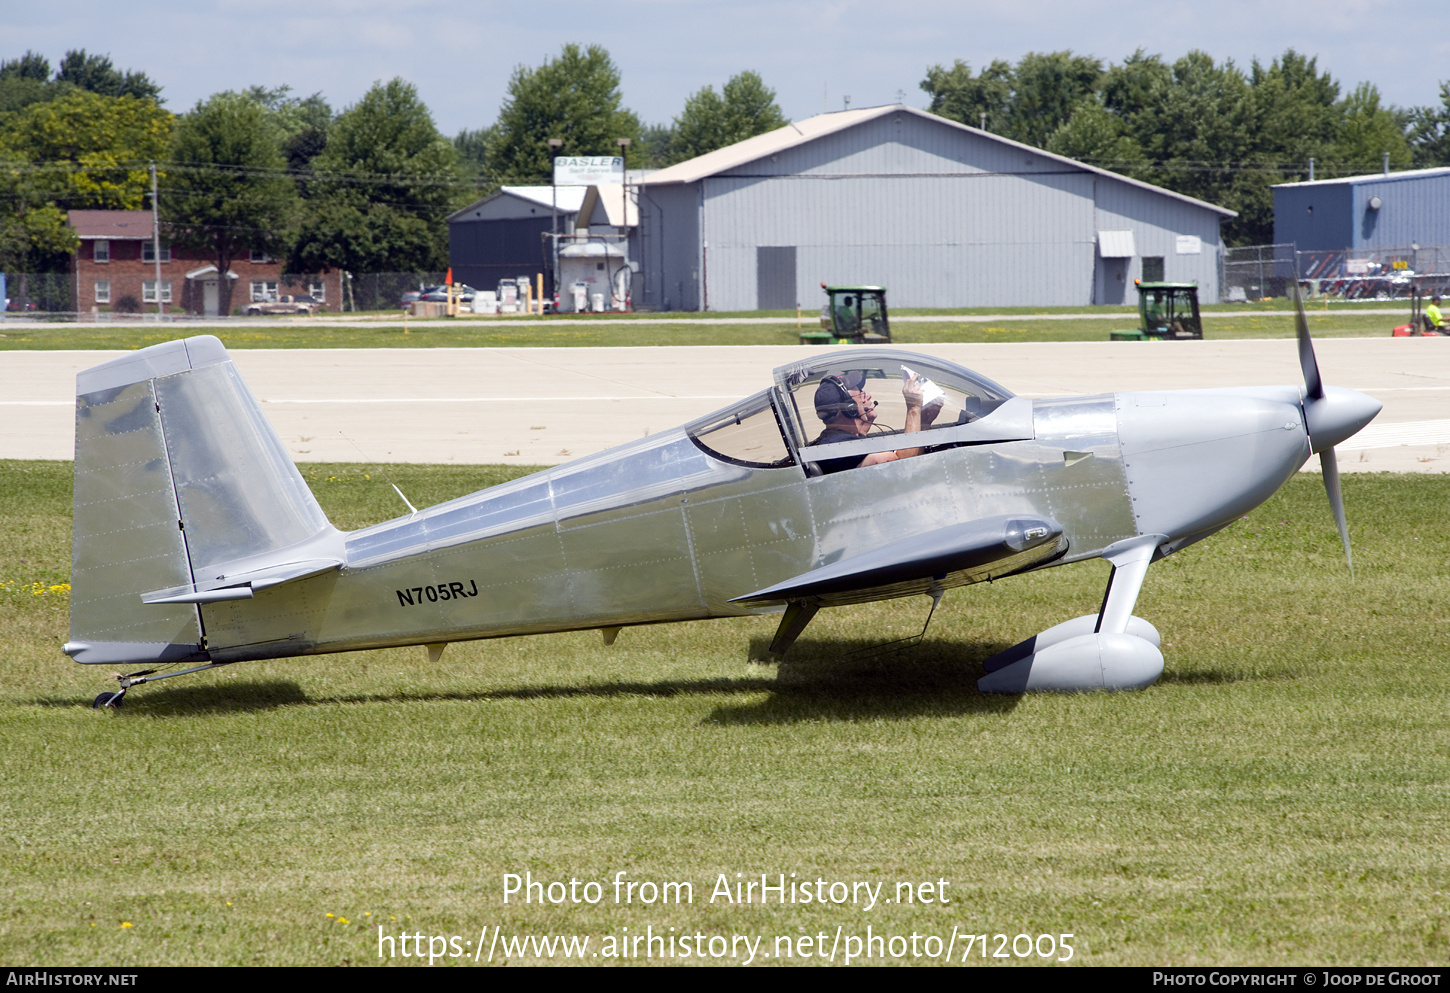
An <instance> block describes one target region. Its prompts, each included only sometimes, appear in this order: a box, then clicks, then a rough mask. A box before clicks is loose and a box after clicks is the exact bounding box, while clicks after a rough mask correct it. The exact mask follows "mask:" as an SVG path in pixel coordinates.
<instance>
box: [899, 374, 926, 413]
mask: <svg viewBox="0 0 1450 993" xmlns="http://www.w3.org/2000/svg"><path fill="white" fill-rule="evenodd" d="M901 398H902V399H903V400H905V401H906V409H907V410H920V409H921V374H920V373H917V372H914V373H912V374H911V378H910V379H908V380H907V381H906V382H905V383H903V384H901Z"/></svg>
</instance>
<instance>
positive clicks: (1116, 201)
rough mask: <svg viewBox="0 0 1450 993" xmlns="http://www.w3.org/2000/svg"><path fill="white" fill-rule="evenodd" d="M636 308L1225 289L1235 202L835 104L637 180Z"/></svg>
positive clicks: (891, 110)
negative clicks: (1142, 286) (1223, 230)
mask: <svg viewBox="0 0 1450 993" xmlns="http://www.w3.org/2000/svg"><path fill="white" fill-rule="evenodd" d="M638 189H639V210H640V227H639V232H638V241H637V255H636V256H635V258H636V259H637V260H638V264H639V267H640V271H639V273H638V274H637V275H636V278H635V283H634V299H635V303H636V304H640V303H643V304H645V305H647V306H650V307H654V308H658V309H661V310H756V309H788V308H792V307H794V306H795V305H796V304H797V303H800V304H802V305H803V306H805V307H807V308H808V309H812V310H814V309H815V308H816V307H817V306H818V305H819V304H820V302H821V299H822V297H821V291H820V284H821V283H822V282H825V283H830V284H851V283H861V284H883V285H885V286H886V287H887V288H888V290H889V291H890V299H891V303H892V305H893V306H907V307H967V306H1033V305H1064V306H1085V305H1090V304H1108V303H1123V302H1125V301H1130V300H1131V299H1133V294H1132V293H1131V287H1132V284H1133V280H1134V279H1137V278H1144V277H1147V278H1150V279H1151V278H1158V279H1168V280H1175V281H1176V280H1183V281H1193V282H1197V283H1198V284H1199V286H1200V297H1201V298H1202V299H1203V300H1204V301H1205V302H1214V301H1217V299H1218V275H1219V254H1220V250H1221V244H1222V243H1221V240H1220V236H1219V223H1220V222H1221V221H1222V220H1224V219H1226V218H1230V217H1233V216H1235V215H1234V212H1233V211H1230V210H1226V209H1224V208H1222V207H1217V206H1214V205H1213V204H1210V203H1205V202H1203V201H1201V200H1195V199H1193V198H1191V197H1186V196H1183V195H1181V194H1178V193H1173V192H1170V191H1168V190H1164V189H1160V188H1159V187H1156V186H1151V185H1149V184H1147V183H1142V182H1138V181H1137V180H1133V179H1128V178H1127V177H1125V176H1120V175H1117V174H1116V173H1113V172H1109V171H1107V170H1104V169H1099V168H1096V167H1094V166H1089V165H1085V164H1083V163H1081V162H1077V161H1074V160H1072V159H1068V158H1064V157H1062V156H1059V155H1053V154H1050V153H1048V152H1044V151H1042V150H1041V149H1038V148H1033V147H1031V146H1028V145H1023V144H1020V143H1018V142H1015V141H1009V140H1008V139H1006V138H1003V137H1001V136H999V135H995V134H992V133H990V132H988V131H982V130H978V129H977V128H971V127H966V126H964V125H961V124H957V123H954V122H952V121H948V120H946V119H944V118H941V117H937V116H935V115H934V114H929V113H927V112H925V111H921V110H916V109H914V108H911V107H905V106H886V107H872V108H867V109H862V110H849V111H842V112H839V113H834V114H822V115H819V116H817V117H812V118H809V119H807V120H804V121H799V122H796V123H793V124H788V125H786V126H785V127H783V128H779V129H777V130H775V131H771V132H769V133H767V134H763V135H759V136H757V137H755V138H750V139H748V140H746V141H743V142H739V143H737V144H734V145H730V146H728V147H726V148H721V149H718V150H716V151H714V152H710V153H709V154H707V155H702V156H700V157H698V158H695V159H691V160H689V161H687V162H681V163H679V164H677V165H674V166H671V167H670V168H668V169H662V170H660V171H659V172H655V173H653V174H651V175H649V176H646V177H644V178H642V179H641V180H640V181H639V183H638Z"/></svg>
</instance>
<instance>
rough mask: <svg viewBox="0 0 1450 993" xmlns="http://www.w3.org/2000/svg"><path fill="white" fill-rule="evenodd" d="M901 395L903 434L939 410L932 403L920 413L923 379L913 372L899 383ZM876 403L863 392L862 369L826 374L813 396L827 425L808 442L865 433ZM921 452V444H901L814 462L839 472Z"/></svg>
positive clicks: (928, 421)
mask: <svg viewBox="0 0 1450 993" xmlns="http://www.w3.org/2000/svg"><path fill="white" fill-rule="evenodd" d="M901 398H902V400H904V401H905V403H906V423H905V425H904V428H903V430H904V432H905V433H906V434H914V433H915V432H917V431H920V430H921V429H922V428H923V427H930V426H931V421H932V419H934V418H935V417H936V415H937V414H938V413H939V412H940V411H941V406H940V405H938V404H933V405H932V406H931V407H930V408H929V409H928V411H927V412H925V413H923V411H922V402H921V401H922V380H921V377H920V376H919V375H917V374H916V373H912V374H911V375H910V377H909V378H907V379H906V381H905V382H904V383H903V384H902V387H901ZM876 406H877V404H876V401H875V400H873V399H872V398H871V394H870V393H867V392H866V376H865V373H862V372H847V373H843V374H842V375H840V376H827V377H826V378H825V379H823V380H821V384H820V385H819V386H817V387H816V396H815V407H816V416H817V417H819V418H820V419H821V422H822V423H824V424H825V425H826V429H825V430H824V431H822V432H821V434H820V436H819V437H817V438H816V440H815V441H813V442H811V444H812V445H829V444H832V443H833V442H840V441H854V440H855V439H857V438H861V437H864V436H865V435H867V434H869V433H870V431H871V427H872V425H874V424H875V423H876ZM921 453H922V449H921V448H903V449H900V450H898V451H894V452H872V453H871V454H870V455H851V456H847V457H845V458H839V459H820V460H817V464H818V465H819V466H820V467H821V471H822V472H840V471H842V470H843V469H855V468H857V467H858V466H866V465H878V464H880V463H882V462H894V461H896V460H897V459H909V458H911V457H912V456H914V455H920V454H921Z"/></svg>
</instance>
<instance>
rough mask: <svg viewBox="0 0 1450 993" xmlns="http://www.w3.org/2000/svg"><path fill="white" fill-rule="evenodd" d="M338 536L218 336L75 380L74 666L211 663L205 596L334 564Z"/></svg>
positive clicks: (145, 352)
mask: <svg viewBox="0 0 1450 993" xmlns="http://www.w3.org/2000/svg"><path fill="white" fill-rule="evenodd" d="M337 537H338V532H337V531H336V530H335V529H334V528H333V527H332V526H331V525H330V524H329V523H328V521H327V518H326V516H325V515H324V514H323V513H322V508H321V507H319V506H318V504H317V500H316V499H315V498H314V497H313V495H312V492H311V491H310V490H309V489H308V488H307V484H306V483H305V482H304V481H303V479H302V476H301V474H300V473H299V472H298V471H297V467H296V466H295V465H294V464H293V463H292V460H291V458H290V457H288V455H287V452H286V449H285V448H284V447H283V445H282V441H281V439H280V438H278V437H277V434H276V432H275V431H274V430H273V429H272V426H271V425H270V424H269V423H268V422H267V419H266V417H265V416H264V415H263V414H262V410H261V407H260V406H259V405H258V404H257V401H256V398H255V397H253V396H252V394H251V391H250V390H248V389H247V386H246V384H245V383H244V382H242V378H241V375H240V374H239V373H238V372H237V369H236V367H235V366H234V365H233V364H232V361H231V358H230V357H229V356H228V355H227V352H226V349H225V348H224V347H222V343H221V342H220V341H218V340H217V339H216V338H214V337H211V336H210V335H205V336H201V337H195V338H188V339H186V340H184V341H172V342H166V343H165V344H160V345H153V346H151V347H150V348H145V349H142V350H140V351H138V352H135V353H133V354H131V355H126V356H124V357H122V358H119V359H115V360H113V361H111V362H107V363H104V364H103V365H99V366H96V367H94V368H91V369H87V370H85V371H84V372H82V373H80V375H78V376H77V377H76V462H75V521H74V538H73V544H72V552H71V556H72V557H71V630H70V641H69V642H68V643H67V644H66V646H65V652H66V654H68V655H70V656H71V657H72V658H73V659H75V661H77V662H84V663H128V662H186V661H206V660H207V658H208V656H207V646H206V630H205V624H204V620H203V616H202V613H201V608H200V606H199V602H202V601H205V600H209V599H228V598H235V597H237V596H250V595H251V594H250V585H249V584H248V583H247V582H245V579H246V577H247V576H249V575H255V574H257V572H258V570H262V571H263V572H266V571H268V569H269V567H270V568H271V572H274V573H276V572H278V569H277V568H275V567H276V565H277V563H291V564H292V566H293V568H292V572H293V573H296V574H300V571H299V569H298V568H297V564H298V563H300V562H310V563H316V562H319V561H322V560H327V559H333V560H337V561H340V556H339V554H338V551H337V549H338V547H339V542H338V541H337V540H336V539H337ZM284 571H285V570H284ZM284 578H287V577H284ZM239 581H240V583H239ZM271 581H272V582H276V581H281V580H279V579H277V578H276V577H275V576H274V577H271ZM222 588H228V589H227V592H225V593H222V592H215V591H219V590H221V589H222ZM208 591H213V592H208ZM143 596H144V597H145V598H146V599H145V601H144V602H143V599H142V597H143Z"/></svg>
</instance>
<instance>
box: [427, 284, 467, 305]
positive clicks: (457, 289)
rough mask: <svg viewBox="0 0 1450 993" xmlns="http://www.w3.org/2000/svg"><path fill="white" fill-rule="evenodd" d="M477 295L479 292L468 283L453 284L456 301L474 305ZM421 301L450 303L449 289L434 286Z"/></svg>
mask: <svg viewBox="0 0 1450 993" xmlns="http://www.w3.org/2000/svg"><path fill="white" fill-rule="evenodd" d="M477 293H478V291H477V290H475V289H474V288H473V287H472V286H469V285H468V284H466V283H454V284H453V299H455V300H458V301H461V302H466V303H472V302H473V298H474V296H475V295H476V294H477ZM419 299H421V300H427V301H428V302H429V303H446V302H447V301H448V287H447V286H434V287H432V288H431V289H428V290H425V291H424V293H423V295H422V296H421V297H419Z"/></svg>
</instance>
